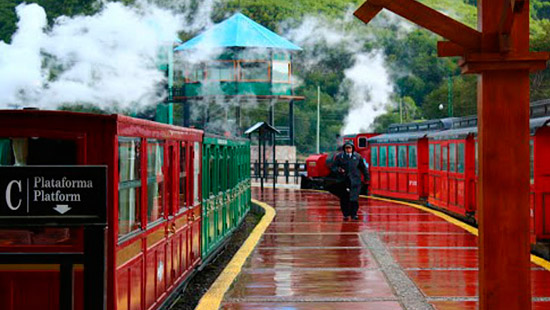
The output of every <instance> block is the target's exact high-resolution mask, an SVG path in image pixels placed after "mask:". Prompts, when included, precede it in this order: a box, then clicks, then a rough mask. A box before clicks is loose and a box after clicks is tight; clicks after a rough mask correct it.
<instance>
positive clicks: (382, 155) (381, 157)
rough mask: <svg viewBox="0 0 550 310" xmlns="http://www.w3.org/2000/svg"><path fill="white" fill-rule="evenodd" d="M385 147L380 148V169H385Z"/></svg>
mask: <svg viewBox="0 0 550 310" xmlns="http://www.w3.org/2000/svg"><path fill="white" fill-rule="evenodd" d="M387 150H388V149H387V147H385V146H381V147H380V167H386V157H387Z"/></svg>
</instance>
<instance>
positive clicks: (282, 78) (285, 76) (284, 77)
mask: <svg viewBox="0 0 550 310" xmlns="http://www.w3.org/2000/svg"><path fill="white" fill-rule="evenodd" d="M273 82H283V83H290V62H288V61H273Z"/></svg>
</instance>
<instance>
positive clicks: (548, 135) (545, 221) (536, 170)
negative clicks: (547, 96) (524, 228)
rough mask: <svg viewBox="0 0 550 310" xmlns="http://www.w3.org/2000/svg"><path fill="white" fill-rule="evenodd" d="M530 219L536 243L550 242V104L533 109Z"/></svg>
mask: <svg viewBox="0 0 550 310" xmlns="http://www.w3.org/2000/svg"><path fill="white" fill-rule="evenodd" d="M530 127H531V141H530V150H531V161H530V162H531V216H532V219H533V223H532V226H533V227H534V234H535V236H536V239H537V240H546V241H547V240H549V239H550V160H548V159H549V158H550V100H547V101H546V102H543V103H541V104H536V105H533V106H531V120H530Z"/></svg>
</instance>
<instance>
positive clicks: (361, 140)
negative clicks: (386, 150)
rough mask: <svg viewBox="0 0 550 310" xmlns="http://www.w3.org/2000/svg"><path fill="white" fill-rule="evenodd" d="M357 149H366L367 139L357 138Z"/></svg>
mask: <svg viewBox="0 0 550 310" xmlns="http://www.w3.org/2000/svg"><path fill="white" fill-rule="evenodd" d="M359 147H367V138H363V137H361V138H359Z"/></svg>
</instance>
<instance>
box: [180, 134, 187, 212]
mask: <svg viewBox="0 0 550 310" xmlns="http://www.w3.org/2000/svg"><path fill="white" fill-rule="evenodd" d="M186 159H187V147H186V146H185V142H182V143H181V146H180V177H179V179H180V188H179V209H180V210H183V209H185V207H186V206H187V201H186V198H187V160H186Z"/></svg>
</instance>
